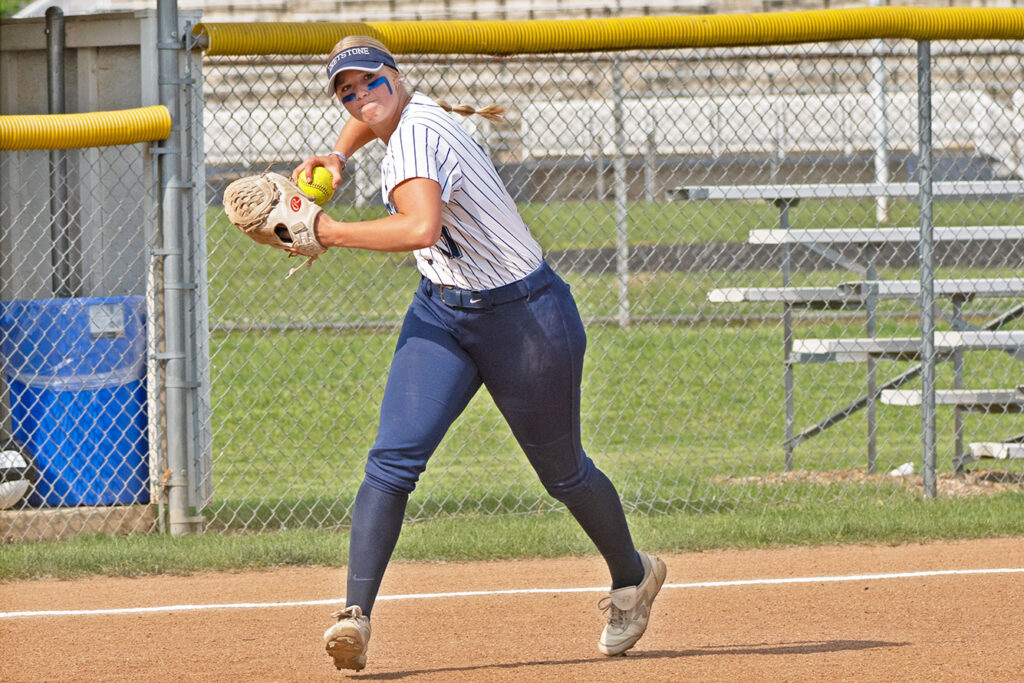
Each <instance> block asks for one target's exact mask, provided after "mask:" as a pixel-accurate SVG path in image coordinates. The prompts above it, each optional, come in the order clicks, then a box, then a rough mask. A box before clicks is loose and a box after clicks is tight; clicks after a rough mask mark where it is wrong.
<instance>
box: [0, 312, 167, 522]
mask: <svg viewBox="0 0 1024 683" xmlns="http://www.w3.org/2000/svg"><path fill="white" fill-rule="evenodd" d="M0 305H2V309H0V311H2V312H0V357H2V360H3V370H4V375H5V378H6V380H7V383H8V386H9V388H10V397H11V423H12V425H11V426H12V431H13V432H14V435H15V436H16V437H17V438H18V439H20V440H21V442H22V443H23V444H24V445H25V448H26V449H27V450H28V451H29V452H30V453H32V455H33V457H34V458H35V465H36V470H37V479H36V483H35V488H34V490H33V491H32V493H31V494H30V496H29V501H28V502H29V504H30V505H35V506H54V507H65V506H76V505H123V504H130V503H148V502H149V487H148V481H149V465H148V462H147V457H148V450H149V444H148V440H147V438H146V425H147V421H146V387H145V376H146V363H145V358H146V317H145V316H146V310H145V303H144V301H143V298H142V297H141V296H126V297H94V298H77V299H37V300H30V301H8V302H3V303H2V304H0Z"/></svg>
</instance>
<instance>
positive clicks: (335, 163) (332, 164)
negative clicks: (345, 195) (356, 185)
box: [292, 154, 345, 190]
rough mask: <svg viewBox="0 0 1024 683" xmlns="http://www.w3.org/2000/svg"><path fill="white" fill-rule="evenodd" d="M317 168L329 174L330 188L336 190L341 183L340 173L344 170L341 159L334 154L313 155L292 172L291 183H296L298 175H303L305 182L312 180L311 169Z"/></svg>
mask: <svg viewBox="0 0 1024 683" xmlns="http://www.w3.org/2000/svg"><path fill="white" fill-rule="evenodd" d="M317 166H323V167H324V168H326V169H327V170H328V171H330V172H331V187H332V188H333V189H335V190H337V189H338V185H339V184H340V183H341V173H342V171H344V170H345V165H344V164H342V163H341V159H339V158H338V156H337V155H336V154H326V155H320V154H314V155H313V156H311V157H309V158H308V159H306V160H305V161H303V162H302V163H301V164H299V165H298V166H296V167H295V169H294V170H293V171H292V182H297V181H298V179H299V174H300V173H304V174H305V179H306V181H307V182H308V181H310V180H312V178H313V169H314V168H316V167H317Z"/></svg>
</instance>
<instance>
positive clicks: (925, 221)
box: [917, 40, 936, 498]
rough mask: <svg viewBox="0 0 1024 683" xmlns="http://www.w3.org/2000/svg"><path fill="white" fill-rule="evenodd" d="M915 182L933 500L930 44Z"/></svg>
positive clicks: (925, 464)
mask: <svg viewBox="0 0 1024 683" xmlns="http://www.w3.org/2000/svg"><path fill="white" fill-rule="evenodd" d="M917 98H918V100H917V108H918V109H917V123H918V142H919V146H918V150H919V151H918V156H919V166H918V178H919V180H918V182H919V184H920V185H919V188H920V191H919V201H920V212H921V215H920V227H921V237H920V241H919V244H918V253H919V257H920V262H921V265H920V267H921V448H922V471H921V474H922V476H923V478H924V495H925V497H926V498H935V496H936V481H935V439H936V437H935V268H934V262H933V254H932V246H933V245H932V240H933V227H934V226H933V217H932V81H931V42H930V41H927V40H922V41H919V42H918V44H917Z"/></svg>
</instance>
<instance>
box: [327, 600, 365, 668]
mask: <svg viewBox="0 0 1024 683" xmlns="http://www.w3.org/2000/svg"><path fill="white" fill-rule="evenodd" d="M331 616H332V617H334V618H335V619H337V620H338V623H336V624H335V625H334V626H331V627H330V628H329V629H327V630H326V631H324V645H325V647H326V648H327V654H329V655H330V656H331V658H332V659H333V660H334V667H335V668H336V669H352V670H354V671H359V670H361V669H362V668H363V667H365V666H366V649H367V646H368V645H369V643H370V617H365V616H363V610H362V608H361V607H359V606H358V605H353V606H352V607H346V608H345V609H343V610H341V611H340V612H335V613H334V614H332V615H331Z"/></svg>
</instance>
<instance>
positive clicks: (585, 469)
mask: <svg viewBox="0 0 1024 683" xmlns="http://www.w3.org/2000/svg"><path fill="white" fill-rule="evenodd" d="M596 476H598V469H597V468H596V467H595V466H594V461H593V460H591V459H590V458H588V457H586V456H584V457H583V460H582V461H581V462H580V466H579V468H577V470H576V471H575V472H574V473H573V474H572V476H570V477H565V478H563V479H559V480H556V481H545V482H543V484H544V488H545V489H546V490H547V492H548V494H549V495H550V496H551V497H552V498H554V499H555V500H557V501H559V502H560V503H562V504H563V505H565V506H566V507H568V508H572V507H575V506H576V505H579V504H580V503H582V502H583V501H584V500H585V499H587V498H588V497H589V496H590V492H591V491H592V490H593V488H594V485H593V483H594V477H596Z"/></svg>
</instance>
